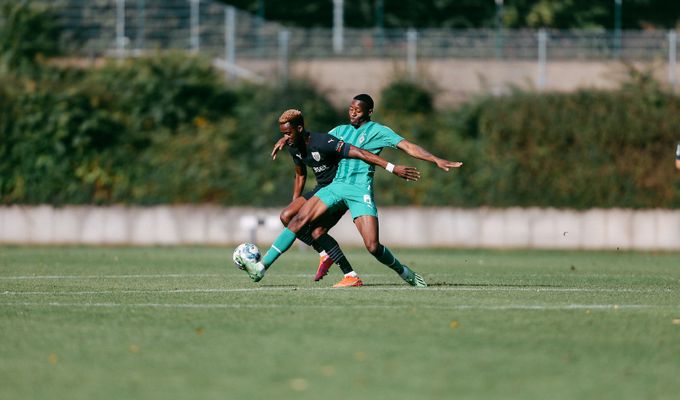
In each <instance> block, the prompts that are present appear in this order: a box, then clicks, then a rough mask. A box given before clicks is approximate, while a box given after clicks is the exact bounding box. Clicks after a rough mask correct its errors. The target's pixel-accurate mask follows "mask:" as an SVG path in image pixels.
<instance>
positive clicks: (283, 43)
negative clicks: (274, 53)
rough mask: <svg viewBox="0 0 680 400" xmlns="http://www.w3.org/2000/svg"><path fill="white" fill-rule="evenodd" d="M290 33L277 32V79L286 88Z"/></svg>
mask: <svg viewBox="0 0 680 400" xmlns="http://www.w3.org/2000/svg"><path fill="white" fill-rule="evenodd" d="M289 39H290V31H288V29H281V30H280V31H279V78H280V79H281V85H282V86H283V87H286V86H288V42H289Z"/></svg>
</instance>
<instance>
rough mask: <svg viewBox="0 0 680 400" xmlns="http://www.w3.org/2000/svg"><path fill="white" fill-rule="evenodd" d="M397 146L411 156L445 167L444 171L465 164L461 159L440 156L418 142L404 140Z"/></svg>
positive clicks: (441, 167)
mask: <svg viewBox="0 0 680 400" xmlns="http://www.w3.org/2000/svg"><path fill="white" fill-rule="evenodd" d="M397 148H398V149H400V150H402V151H403V152H405V153H406V154H408V155H409V156H411V157H414V158H418V159H421V160H425V161H429V162H431V163H434V164H436V165H437V167H439V168H440V169H443V170H444V171H448V170H449V169H451V168H460V167H461V166H462V165H463V163H462V162H460V161H449V160H445V159H443V158H439V157H437V156H435V155H433V154H432V153H430V152H429V151H427V150H425V149H423V148H422V147H420V146H418V145H417V144H415V143H411V142H409V141H408V140H402V141H401V142H399V144H398V145H397Z"/></svg>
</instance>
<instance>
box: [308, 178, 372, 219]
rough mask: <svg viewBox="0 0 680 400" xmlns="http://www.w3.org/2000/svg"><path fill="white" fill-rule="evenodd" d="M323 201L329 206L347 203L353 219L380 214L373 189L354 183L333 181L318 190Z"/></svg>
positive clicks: (318, 194) (317, 193) (318, 195)
mask: <svg viewBox="0 0 680 400" xmlns="http://www.w3.org/2000/svg"><path fill="white" fill-rule="evenodd" d="M315 196H317V197H318V198H319V199H321V201H322V202H323V203H324V204H325V205H326V206H327V207H328V208H329V209H331V208H333V207H334V206H336V205H337V204H340V203H345V205H346V206H347V208H348V209H349V212H350V213H351V214H352V219H356V218H359V217H362V216H364V215H370V216H372V217H377V216H378V209H377V208H376V206H375V203H374V202H373V190H372V189H371V188H370V187H366V186H358V185H352V184H349V183H344V182H331V184H330V185H328V186H326V187H323V188H321V189H320V190H319V191H318V192H316V194H315Z"/></svg>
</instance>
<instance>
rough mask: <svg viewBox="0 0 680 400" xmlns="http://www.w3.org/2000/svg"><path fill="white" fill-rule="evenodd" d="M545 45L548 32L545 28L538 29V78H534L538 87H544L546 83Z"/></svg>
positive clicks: (546, 44)
mask: <svg viewBox="0 0 680 400" xmlns="http://www.w3.org/2000/svg"><path fill="white" fill-rule="evenodd" d="M547 47H548V33H547V32H546V31H545V29H539V31H538V78H537V79H536V85H537V86H538V88H539V89H544V88H545V85H546V83H547V80H548V79H547V68H546V58H547Z"/></svg>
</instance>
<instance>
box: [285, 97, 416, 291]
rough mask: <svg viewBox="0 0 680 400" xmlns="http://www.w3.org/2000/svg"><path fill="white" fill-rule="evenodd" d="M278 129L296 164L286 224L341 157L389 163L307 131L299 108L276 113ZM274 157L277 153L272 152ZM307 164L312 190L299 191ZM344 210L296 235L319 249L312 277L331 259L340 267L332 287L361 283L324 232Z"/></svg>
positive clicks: (409, 176) (410, 171)
mask: <svg viewBox="0 0 680 400" xmlns="http://www.w3.org/2000/svg"><path fill="white" fill-rule="evenodd" d="M279 130H280V131H281V134H282V135H283V138H282V139H281V141H283V142H285V143H286V144H287V145H288V152H289V153H290V155H291V157H292V158H293V163H294V165H295V181H294V185H293V201H292V202H291V203H290V204H289V205H288V206H287V207H286V208H285V209H284V210H283V211H282V212H281V216H280V217H281V222H282V223H283V224H284V225H285V226H288V222H290V220H291V219H292V218H293V217H294V216H295V215H296V214H297V212H298V211H299V210H300V208H302V206H303V205H304V203H305V202H306V201H307V200H309V199H310V198H311V197H312V196H314V194H315V193H316V192H317V191H318V190H319V189H321V188H322V187H324V186H327V185H328V184H330V183H331V182H332V181H333V178H334V177H335V173H336V171H337V168H338V163H339V162H340V160H341V159H342V158H358V159H361V160H363V161H365V162H367V163H369V164H374V165H378V166H381V167H383V168H385V167H387V166H388V165H390V163H388V162H387V161H386V160H384V159H383V158H382V157H380V156H377V155H375V154H373V153H370V152H368V151H365V150H362V149H359V148H357V147H354V146H352V145H349V144H346V143H344V142H342V141H341V140H338V138H336V137H334V136H332V135H329V134H327V133H316V132H309V131H307V130H306V129H305V125H304V118H303V116H302V112H300V111H298V110H287V111H285V112H284V113H283V114H281V117H279ZM272 157H273V158H276V153H275V152H273V153H272ZM307 167H309V168H311V169H312V171H313V172H314V176H315V177H316V183H317V184H316V186H315V187H314V189H312V190H311V191H309V192H307V193H304V194H302V190H303V189H304V186H305V183H306V180H307ZM393 168H394V169H393V171H392V173H394V174H395V175H397V176H399V177H401V178H403V179H406V180H411V181H415V180H418V178H419V177H420V174H419V172H418V171H417V170H416V169H415V168H412V167H405V166H400V165H397V166H393ZM346 211H347V207H346V206H345V205H344V204H342V205H339V206H337V207H334V208H331V209H329V210H328V211H327V212H326V213H325V214H324V215H323V216H322V217H321V218H320V219H319V220H317V221H315V222H314V225H313V226H308V227H306V228H304V229H302V230H301V231H300V232H299V233H298V234H297V238H298V239H299V240H301V241H302V242H304V243H305V244H308V245H311V246H313V247H314V249H315V250H316V251H317V252H319V253H320V256H321V258H320V262H319V267H318V268H317V271H316V275H315V277H314V280H315V281H318V280H320V279H321V278H323V277H324V276H325V275H326V274H327V273H328V268H330V266H331V265H332V263H333V262H335V263H337V264H338V265H339V266H340V269H342V272H343V274H344V275H345V277H344V278H343V279H342V280H341V281H340V282H339V283H338V284H336V285H335V286H334V287H347V286H361V285H362V284H363V283H362V282H361V279H360V278H359V277H358V276H357V274H356V272H354V270H353V269H352V266H351V265H350V263H349V262H348V261H347V259H346V258H345V255H344V254H343V252H342V250H341V249H340V246H339V245H338V243H337V241H335V239H333V238H332V237H331V236H330V235H328V234H326V232H327V231H328V230H329V229H330V228H332V227H333V226H335V224H337V223H338V221H339V220H340V218H342V216H343V215H344V214H345V212H346Z"/></svg>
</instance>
